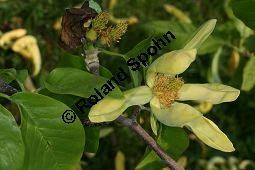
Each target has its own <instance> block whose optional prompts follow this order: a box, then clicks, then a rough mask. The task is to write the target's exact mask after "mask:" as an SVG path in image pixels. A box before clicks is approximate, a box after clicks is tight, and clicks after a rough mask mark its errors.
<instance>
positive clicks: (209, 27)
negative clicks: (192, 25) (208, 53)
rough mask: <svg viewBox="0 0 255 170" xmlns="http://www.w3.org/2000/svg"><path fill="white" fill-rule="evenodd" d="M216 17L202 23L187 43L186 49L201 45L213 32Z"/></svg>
mask: <svg viewBox="0 0 255 170" xmlns="http://www.w3.org/2000/svg"><path fill="white" fill-rule="evenodd" d="M216 22H217V20H216V19H210V20H208V21H206V22H205V23H204V24H203V25H201V26H200V27H199V28H198V29H197V32H196V34H195V35H194V37H193V38H192V39H191V40H189V42H188V43H187V44H186V45H185V47H184V48H185V49H192V48H199V46H200V45H201V44H202V43H203V42H204V41H205V40H206V39H207V38H208V37H209V35H210V34H211V33H212V32H213V30H214V27H215V25H216Z"/></svg>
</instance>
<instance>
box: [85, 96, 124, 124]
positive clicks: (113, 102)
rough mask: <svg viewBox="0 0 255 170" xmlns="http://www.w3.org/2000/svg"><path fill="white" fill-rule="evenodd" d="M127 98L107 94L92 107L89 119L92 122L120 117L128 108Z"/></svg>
mask: <svg viewBox="0 0 255 170" xmlns="http://www.w3.org/2000/svg"><path fill="white" fill-rule="evenodd" d="M125 101H126V100H125V98H124V97H123V98H112V97H110V96H106V97H105V98H104V99H102V100H100V101H99V102H98V103H97V104H95V105H94V106H92V107H91V109H90V112H89V115H88V117H89V119H90V121H91V122H97V123H98V122H108V121H113V120H115V119H116V118H118V117H119V116H120V115H121V114H122V113H123V112H124V111H125V110H126V109H127V107H128V106H127V105H126V104H125Z"/></svg>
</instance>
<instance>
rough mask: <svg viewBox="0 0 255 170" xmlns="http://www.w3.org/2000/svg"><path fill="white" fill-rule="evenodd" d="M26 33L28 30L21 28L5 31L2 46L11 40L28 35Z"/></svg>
mask: <svg viewBox="0 0 255 170" xmlns="http://www.w3.org/2000/svg"><path fill="white" fill-rule="evenodd" d="M26 33H27V31H26V30H25V29H21V28H20V29H15V30H12V31H9V32H6V33H4V34H3V35H2V36H1V37H0V47H4V46H6V45H8V44H9V43H10V42H11V41H13V40H15V39H17V38H20V37H22V36H24V35H26Z"/></svg>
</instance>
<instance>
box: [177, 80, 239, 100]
mask: <svg viewBox="0 0 255 170" xmlns="http://www.w3.org/2000/svg"><path fill="white" fill-rule="evenodd" d="M239 94H240V91H239V90H238V89H235V88H233V87H230V86H226V85H222V84H184V85H183V86H182V87H181V89H180V90H179V91H178V100H180V101H184V100H196V101H206V102H210V103H212V104H219V103H223V102H231V101H234V100H236V99H237V97H238V96H239Z"/></svg>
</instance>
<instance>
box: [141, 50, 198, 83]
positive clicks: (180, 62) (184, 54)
mask: <svg viewBox="0 0 255 170" xmlns="http://www.w3.org/2000/svg"><path fill="white" fill-rule="evenodd" d="M196 53H197V50H196V49H181V50H176V51H171V52H169V53H166V54H164V55H162V56H160V57H159V58H157V59H156V60H155V61H154V62H153V63H152V64H151V65H150V66H149V68H148V70H147V74H146V82H147V85H148V86H149V87H152V86H153V83H154V79H155V76H156V74H157V73H163V74H167V75H173V76H175V75H177V74H181V73H183V72H184V71H185V70H186V69H187V68H188V67H189V66H190V64H191V63H192V62H193V61H194V60H195V59H196Z"/></svg>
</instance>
